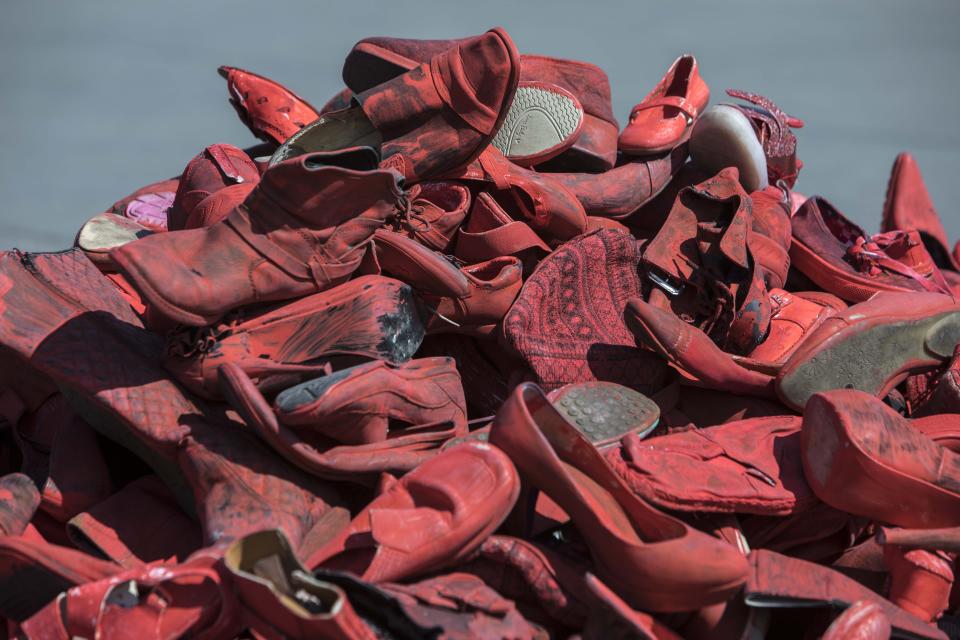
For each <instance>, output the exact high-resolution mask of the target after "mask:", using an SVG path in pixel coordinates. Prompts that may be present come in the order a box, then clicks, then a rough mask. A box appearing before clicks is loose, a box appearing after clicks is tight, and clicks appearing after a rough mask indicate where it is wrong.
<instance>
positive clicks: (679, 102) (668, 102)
mask: <svg viewBox="0 0 960 640" xmlns="http://www.w3.org/2000/svg"><path fill="white" fill-rule="evenodd" d="M655 107H673V108H675V109H679V110H680V111H681V112H683V113H684V114H685V115H686V116H687V117H688V118H689V119H690V120H691V121H692V120H696V119H697V115H699V110H698V109H697V107H696V106H695V105H694V104H693V103H692V102H690V101H689V100H687V99H686V98H684V97H682V96H660V97H659V98H653V99H652V100H645V101H644V102H641V103H640V104H638V105H636V106H635V107H634V108H633V109H632V110H631V111H630V119H631V120H632V119H633V118H634V117H635V116H636V115H637V113H639V112H641V111H644V110H646V109H653V108H655Z"/></svg>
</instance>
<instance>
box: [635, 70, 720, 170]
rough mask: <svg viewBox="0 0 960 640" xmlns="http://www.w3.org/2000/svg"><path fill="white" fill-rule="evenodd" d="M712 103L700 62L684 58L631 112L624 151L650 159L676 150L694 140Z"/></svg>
mask: <svg viewBox="0 0 960 640" xmlns="http://www.w3.org/2000/svg"><path fill="white" fill-rule="evenodd" d="M709 101H710V88H709V87H707V83H706V82H704V81H703V78H701V77H700V69H699V67H698V65H697V59H696V58H694V57H693V56H692V55H690V54H685V55H682V56H680V57H679V58H677V59H676V60H674V62H673V64H672V65H670V68H669V69H667V72H666V73H665V74H664V76H663V78H661V79H660V82H658V83H657V86H655V87H654V88H653V90H652V91H651V92H650V93H648V94H647V95H646V97H645V98H644V99H643V100H641V101H640V104H638V105H636V106H635V107H634V108H633V110H632V111H631V112H630V122H629V123H628V124H627V126H626V127H624V129H623V131H621V132H620V139H619V142H618V146H619V147H620V151H622V152H624V153H629V154H634V155H646V154H654V153H661V152H663V151H670V150H671V149H674V148H675V147H677V146H678V145H680V144H682V143H683V142H685V141H686V140H687V139H688V138H689V137H690V131H691V129H693V123H694V122H695V121H696V120H697V117H698V116H699V115H700V112H701V111H703V109H704V108H705V107H706V106H707V103H708V102H709Z"/></svg>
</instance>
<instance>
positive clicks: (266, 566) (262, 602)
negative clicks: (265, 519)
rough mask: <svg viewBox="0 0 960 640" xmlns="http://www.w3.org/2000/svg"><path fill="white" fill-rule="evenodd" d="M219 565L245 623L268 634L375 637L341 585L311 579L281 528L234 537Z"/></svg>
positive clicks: (363, 639)
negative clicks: (237, 601)
mask: <svg viewBox="0 0 960 640" xmlns="http://www.w3.org/2000/svg"><path fill="white" fill-rule="evenodd" d="M223 564H224V566H225V567H226V570H227V571H228V572H229V573H230V578H231V582H232V583H233V585H234V589H235V590H236V592H237V595H238V596H239V600H240V602H241V603H242V605H243V607H244V608H245V609H246V611H245V613H244V615H245V617H246V618H248V621H247V622H246V625H247V626H248V627H249V628H250V629H252V630H253V631H255V632H256V633H257V635H259V636H262V637H266V638H272V637H275V636H276V634H278V633H279V634H282V637H284V638H330V639H337V640H340V639H342V640H348V639H349V640H376V638H377V637H378V636H377V634H376V633H374V631H373V629H372V628H371V627H369V626H367V624H366V623H365V622H364V621H363V620H362V619H361V618H360V616H359V615H357V612H356V611H354V608H353V607H352V606H351V603H350V600H348V599H347V595H346V594H345V593H344V592H343V590H342V589H341V588H340V587H338V586H336V585H335V584H332V583H329V582H325V581H323V580H322V579H317V578H315V577H314V576H313V575H312V574H311V572H310V571H309V570H307V569H306V568H305V567H304V566H303V564H301V562H300V560H299V559H298V558H297V556H296V555H294V550H293V549H292V548H291V547H290V542H289V541H288V540H287V539H286V538H285V537H284V535H283V533H282V532H280V531H277V530H273V529H268V530H266V531H260V532H258V533H253V534H251V535H249V536H246V537H245V538H242V539H241V540H238V541H236V542H234V543H233V544H232V545H230V547H229V548H228V549H227V550H226V552H225V553H224V557H223Z"/></svg>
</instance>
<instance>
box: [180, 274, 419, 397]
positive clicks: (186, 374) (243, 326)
mask: <svg viewBox="0 0 960 640" xmlns="http://www.w3.org/2000/svg"><path fill="white" fill-rule="evenodd" d="M423 336H424V327H423V323H422V322H421V318H420V313H419V311H418V309H417V302H416V301H415V299H414V296H413V291H412V290H411V289H410V287H408V286H407V285H405V284H403V283H401V282H399V281H397V280H393V279H391V278H384V277H381V276H361V277H359V278H355V279H353V280H350V281H349V282H345V283H343V284H341V285H338V286H336V287H333V288H332V289H328V290H327V291H321V292H320V293H315V294H313V295H310V296H306V297H304V298H301V299H299V300H294V301H292V302H288V303H285V304H283V305H280V306H276V307H273V308H268V309H265V310H263V309H249V310H241V311H238V312H235V313H232V314H230V315H228V316H227V317H226V318H224V319H223V320H222V321H221V322H218V323H217V324H215V325H212V326H210V327H202V328H194V327H181V328H178V329H176V330H174V331H173V332H171V333H169V334H168V336H167V345H166V353H165V357H164V366H165V367H166V369H167V371H169V372H171V373H172V374H173V375H174V376H176V378H177V379H178V380H179V381H180V382H181V383H182V384H183V385H184V386H186V387H187V389H189V390H190V391H192V392H194V393H196V394H198V395H200V396H203V397H205V398H213V399H219V398H220V397H221V396H220V388H219V382H218V373H217V369H218V368H219V366H220V365H221V364H223V363H226V362H230V363H232V364H234V365H236V366H238V367H240V368H241V369H243V370H244V371H245V372H246V373H247V375H248V376H250V377H251V378H252V379H253V380H254V381H255V382H256V383H257V386H258V387H261V388H263V389H266V390H271V389H273V390H277V389H282V388H285V387H289V386H292V385H293V384H296V383H297V382H299V381H302V380H303V379H304V376H310V377H314V376H317V375H320V374H321V373H323V372H324V371H325V370H326V369H327V367H328V366H329V365H330V363H331V362H333V361H336V362H342V361H347V362H349V363H351V364H352V363H355V362H356V361H358V360H367V359H372V360H376V359H380V360H386V361H387V362H392V363H396V364H400V363H403V362H406V361H407V360H409V359H410V358H411V357H413V354H414V352H415V351H416V350H417V347H419V346H420V342H421V341H422V340H423Z"/></svg>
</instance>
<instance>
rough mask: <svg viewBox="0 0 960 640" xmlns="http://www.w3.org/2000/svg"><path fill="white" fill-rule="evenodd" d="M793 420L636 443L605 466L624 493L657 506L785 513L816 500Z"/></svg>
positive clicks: (756, 421) (627, 443) (615, 452)
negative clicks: (623, 485) (626, 490)
mask: <svg viewBox="0 0 960 640" xmlns="http://www.w3.org/2000/svg"><path fill="white" fill-rule="evenodd" d="M800 424H801V419H800V417H799V416H773V417H768V418H751V419H748V420H741V421H738V422H728V423H726V424H722V425H718V426H715V427H709V428H707V429H691V430H689V431H680V432H676V433H671V434H668V435H665V436H659V437H656V438H649V439H647V440H641V439H640V438H638V437H637V436H635V435H632V434H631V435H628V436H626V437H625V438H624V439H623V441H622V443H621V446H620V447H619V448H615V449H611V450H610V451H609V452H608V453H607V454H606V458H607V461H608V462H609V463H610V464H611V466H612V467H613V469H614V471H616V472H617V474H618V475H619V476H620V477H621V478H622V479H623V480H624V482H626V484H627V485H628V486H629V487H630V488H631V490H632V491H633V492H634V493H635V494H637V495H639V496H641V497H642V498H643V499H644V500H647V501H648V502H650V503H652V504H654V505H656V506H657V507H660V508H663V509H669V510H671V511H683V512H688V513H753V514H757V515H766V516H786V515H790V514H793V513H800V512H803V511H807V510H808V509H809V508H810V507H811V506H813V505H815V504H816V503H817V502H818V500H817V497H816V496H815V495H814V494H813V492H812V491H811V490H810V487H809V486H807V483H806V481H805V480H804V477H803V469H802V467H801V465H800Z"/></svg>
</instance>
